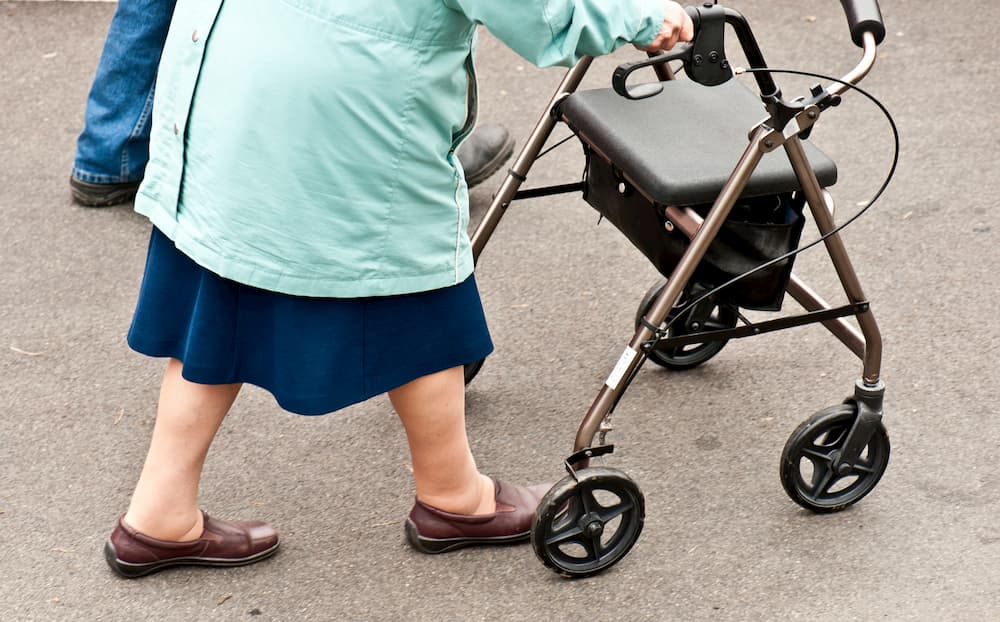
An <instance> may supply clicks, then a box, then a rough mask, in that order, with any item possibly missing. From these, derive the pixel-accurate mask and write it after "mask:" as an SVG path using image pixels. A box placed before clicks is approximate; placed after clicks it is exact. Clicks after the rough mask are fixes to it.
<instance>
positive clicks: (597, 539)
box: [580, 536, 604, 560]
mask: <svg viewBox="0 0 1000 622" xmlns="http://www.w3.org/2000/svg"><path fill="white" fill-rule="evenodd" d="M580 544H582V545H583V548H585V549H586V550H587V556H588V557H589V558H590V559H592V560H598V559H600V558H601V553H603V552H604V547H602V546H601V536H593V537H591V538H582V539H581V540H580Z"/></svg>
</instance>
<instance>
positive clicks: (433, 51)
mask: <svg viewBox="0 0 1000 622" xmlns="http://www.w3.org/2000/svg"><path fill="white" fill-rule="evenodd" d="M663 12H664V6H663V0H380V1H378V2H366V1H365V0H232V1H229V2H226V1H225V0H179V2H178V3H177V7H176V9H175V12H174V17H173V22H172V25H171V28H170V34H169V36H168V37H167V42H166V46H165V48H164V51H163V57H162V61H161V64H160V71H159V75H158V77H157V84H156V96H155V100H154V104H153V110H154V113H153V130H152V138H151V145H150V160H149V164H148V166H147V168H146V175H145V180H144V181H143V184H142V186H141V188H140V190H139V194H138V196H137V198H136V203H135V208H136V210H137V211H138V212H140V213H141V214H144V215H146V216H147V217H148V218H149V219H150V220H151V221H152V222H153V224H154V225H155V226H156V227H158V228H159V229H160V230H161V231H163V232H164V233H165V234H166V235H167V236H168V237H170V238H171V239H172V240H173V241H174V243H175V244H176V245H177V247H178V248H179V249H180V250H181V251H182V252H184V253H185V254H187V255H188V256H189V257H191V258H192V259H193V260H195V261H196V262H197V263H199V264H200V265H202V266H203V267H205V268H207V269H209V270H211V271H212V272H215V273H217V274H219V275H222V276H224V277H227V278H229V279H232V280H235V281H239V282H241V283H245V284H248V285H252V286H255V287H259V288H263V289H267V290H271V291H277V292H284V293H288V294H295V295H304V296H323V297H337V298H353V297H361V296H381V295H390V294H401V293H410V292H418V291H426V290H431V289H437V288H441V287H446V286H450V285H453V284H456V283H459V282H461V281H463V280H464V279H465V278H467V277H468V276H469V274H471V272H472V254H471V251H470V246H469V239H468V235H467V231H466V229H467V226H468V192H467V188H466V185H465V181H464V175H463V172H462V170H461V165H460V164H459V161H458V159H457V158H456V157H455V149H456V147H457V146H458V144H459V143H460V142H461V141H462V139H463V138H465V136H466V135H467V134H468V133H469V131H470V130H471V128H472V126H473V124H474V123H475V118H476V86H475V74H474V71H473V66H472V61H471V58H472V48H473V47H474V41H475V35H476V27H477V25H478V24H484V25H485V26H486V27H487V28H489V29H490V31H491V32H492V33H493V34H494V35H496V36H497V37H498V38H499V39H501V40H502V41H503V42H505V43H506V44H507V45H509V46H510V47H511V48H512V49H514V50H515V51H516V52H517V53H518V54H520V55H521V56H523V57H524V58H525V59H527V60H528V61H530V62H532V63H534V64H536V65H539V66H547V65H571V64H573V63H574V62H576V61H577V60H578V59H579V58H581V57H582V56H585V55H600V54H605V53H608V52H610V51H612V50H614V49H615V48H617V47H619V46H621V45H623V44H625V43H627V42H637V43H639V44H648V43H650V42H651V41H652V40H653V39H654V38H655V37H656V35H657V34H658V32H659V29H660V25H661V23H662V21H663ZM539 112H541V111H539Z"/></svg>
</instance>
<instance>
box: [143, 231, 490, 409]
mask: <svg viewBox="0 0 1000 622" xmlns="http://www.w3.org/2000/svg"><path fill="white" fill-rule="evenodd" d="M128 344H129V346H130V347H131V348H132V349H133V350H136V351H137V352H141V353H142V354H146V355H149V356H156V357H172V358H175V359H179V360H180V361H181V362H183V372H182V373H183V376H184V378H186V379H187V380H190V381H191V382H197V383H200V384H229V383H234V382H246V383H250V384H254V385H257V386H259V387H262V388H264V389H266V390H268V391H270V392H271V394H272V395H274V397H275V399H276V400H277V402H278V404H280V405H281V407H282V408H284V409H286V410H288V411H291V412H294V413H298V414H301V415H319V414H324V413H329V412H333V411H335V410H339V409H341V408H344V407H345V406H349V405H351V404H355V403H357V402H361V401H364V400H366V399H368V398H370V397H373V396H375V395H379V394H382V393H385V392H386V391H389V390H390V389H394V388H396V387H399V386H402V385H404V384H406V383H407V382H410V381H411V380H415V379H417V378H420V377H421V376H426V375H427V374H432V373H435V372H438V371H442V370H445V369H449V368H451V367H456V366H459V365H464V364H466V363H472V362H474V361H478V360H481V359H483V358H485V357H486V356H487V355H488V354H489V353H490V352H492V351H493V343H492V341H491V340H490V335H489V330H488V329H487V326H486V318H485V316H484V314H483V307H482V304H481V302H480V299H479V291H478V290H477V289H476V282H475V279H474V278H473V277H471V276H470V277H469V278H468V279H466V280H465V281H464V282H463V283H460V284H458V285H455V286H452V287H447V288H444V289H438V290H433V291H429V292H421V293H417V294H406V295H401V296H384V297H372V298H310V297H304V296H290V295H287V294H281V293H276V292H270V291H266V290H262V289H257V288H254V287H250V286H247V285H243V284H241V283H236V282H235V281H231V280H229V279H225V278H222V277H220V276H218V275H216V274H214V273H212V272H210V271H208V270H206V269H205V268H202V267H201V266H199V265H198V264H196V263H195V262H193V261H192V260H191V259H189V258H188V257H187V255H184V254H183V253H181V252H180V251H178V250H177V249H176V248H175V247H174V244H173V242H172V241H171V240H170V239H169V238H167V237H166V236H165V235H163V233H161V232H160V231H159V230H158V229H156V228H155V227H154V228H153V234H152V237H151V239H150V242H149V253H148V255H147V258H146V271H145V274H144V276H143V280H142V287H141V289H140V291H139V301H138V303H137V305H136V310H135V316H134V317H133V319H132V326H131V328H130V329H129V333H128Z"/></svg>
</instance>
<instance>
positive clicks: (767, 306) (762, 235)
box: [584, 149, 805, 311]
mask: <svg viewBox="0 0 1000 622" xmlns="http://www.w3.org/2000/svg"><path fill="white" fill-rule="evenodd" d="M586 151H587V178H586V188H585V191H584V199H585V200H586V201H587V203H589V204H590V205H591V206H593V207H594V208H595V209H596V210H597V211H598V212H600V213H601V215H603V216H604V217H605V218H607V219H608V220H609V221H611V223H612V224H613V225H614V226H615V227H617V228H618V229H619V230H620V231H621V232H622V233H623V234H625V236H626V237H627V238H628V239H629V240H630V241H631V242H632V244H633V245H635V247H636V248H638V249H639V250H640V251H642V253H643V254H644V255H645V256H646V257H647V258H649V260H650V261H651V262H652V263H653V265H654V266H656V268H657V269H658V270H659V271H660V273H661V274H663V275H664V276H665V277H668V278H669V277H670V273H671V272H673V270H674V267H675V266H676V265H677V262H678V261H680V258H681V256H682V255H683V254H684V251H685V250H686V249H687V247H688V245H689V244H690V240H688V238H687V236H686V235H684V234H683V233H682V232H681V231H680V230H679V229H678V228H676V227H675V228H674V230H673V231H667V229H666V220H667V219H666V216H665V211H664V208H663V206H661V205H657V204H655V203H653V202H651V201H649V200H648V199H646V198H645V197H644V196H643V195H642V193H640V192H638V191H637V190H636V189H635V188H634V187H632V186H631V185H630V184H629V183H628V182H627V181H626V180H624V178H623V177H622V175H621V174H620V173H619V172H618V171H616V170H615V168H614V167H613V166H612V165H611V164H609V163H608V162H607V161H605V160H604V159H603V158H601V157H599V156H598V155H596V154H595V153H594V152H593V151H591V150H590V149H587V150H586ZM803 206H804V201H803V199H802V198H801V197H799V196H798V195H797V194H793V193H790V192H787V193H779V194H771V195H765V196H759V197H748V198H741V199H739V201H737V203H736V205H734V206H733V209H732V211H731V212H730V214H729V217H728V218H727V220H726V222H725V223H723V225H722V228H721V229H720V231H719V233H718V235H717V236H716V238H715V240H713V242H712V244H711V246H710V247H709V249H708V251H707V252H706V254H705V257H704V258H702V261H701V262H700V263H699V264H698V267H697V268H696V270H695V274H694V276H693V277H692V281H693V282H696V283H700V284H703V285H705V286H708V287H709V288H713V287H717V286H719V285H721V284H723V283H725V282H727V281H729V280H730V279H732V278H734V277H736V276H738V275H740V274H743V273H745V272H748V271H750V270H753V269H754V268H756V267H757V266H759V265H761V264H764V263H766V262H768V261H770V260H772V259H775V258H777V257H780V256H782V255H784V254H785V253H788V252H789V251H791V250H793V249H795V248H797V247H798V244H799V239H800V237H801V235H802V227H803V225H804V224H805V217H804V216H803V214H802V209H803ZM692 207H693V209H694V210H695V211H696V212H698V213H699V214H701V215H702V216H704V215H706V214H707V213H708V210H709V209H710V208H711V207H712V206H711V205H710V204H703V205H695V206H692ZM793 260H794V255H793V256H792V257H789V258H787V259H784V260H782V261H780V262H777V263H775V264H774V265H771V266H768V267H767V268H763V269H761V270H758V271H757V272H754V273H753V274H750V275H748V276H746V277H744V278H742V279H740V280H739V281H737V282H735V283H733V284H732V285H729V286H728V287H726V288H725V289H723V290H721V291H720V292H719V299H720V300H721V301H724V302H728V303H731V304H734V305H736V306H739V307H744V308H747V309H758V310H763V311H778V310H780V309H781V303H782V301H783V299H784V294H785V287H786V286H787V285H788V279H789V277H790V276H791V273H792V264H793Z"/></svg>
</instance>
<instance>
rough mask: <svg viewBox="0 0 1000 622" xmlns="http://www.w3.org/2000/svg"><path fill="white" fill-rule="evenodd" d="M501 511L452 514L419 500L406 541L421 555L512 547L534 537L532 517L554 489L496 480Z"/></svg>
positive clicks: (412, 515)
mask: <svg viewBox="0 0 1000 622" xmlns="http://www.w3.org/2000/svg"><path fill="white" fill-rule="evenodd" d="M493 486H494V488H495V489H496V502H497V511H496V512H494V513H493V514H479V515H469V514H452V513H451V512H445V511H442V510H439V509H437V508H435V507H431V506H429V505H427V504H426V503H423V502H421V501H419V500H417V501H416V503H414V504H413V509H412V510H410V517H409V518H408V519H406V540H407V541H408V542H409V543H410V546H412V547H413V548H415V549H417V550H418V551H420V552H421V553H445V552H447V551H453V550H455V549H458V548H462V547H465V546H472V545H476V544H508V543H512V542H521V541H524V540H527V539H528V538H529V537H530V536H531V518H532V516H533V515H534V513H535V508H536V507H538V502H539V501H541V499H542V497H543V496H545V493H546V492H548V490H549V488H550V486H549V485H548V484H538V485H535V486H515V485H512V484H504V483H502V482H500V481H497V480H496V479H494V480H493Z"/></svg>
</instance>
